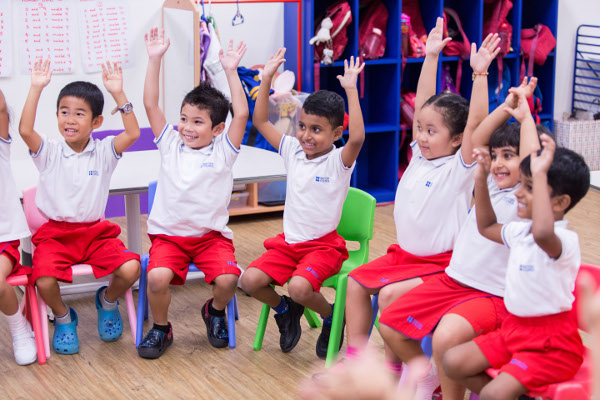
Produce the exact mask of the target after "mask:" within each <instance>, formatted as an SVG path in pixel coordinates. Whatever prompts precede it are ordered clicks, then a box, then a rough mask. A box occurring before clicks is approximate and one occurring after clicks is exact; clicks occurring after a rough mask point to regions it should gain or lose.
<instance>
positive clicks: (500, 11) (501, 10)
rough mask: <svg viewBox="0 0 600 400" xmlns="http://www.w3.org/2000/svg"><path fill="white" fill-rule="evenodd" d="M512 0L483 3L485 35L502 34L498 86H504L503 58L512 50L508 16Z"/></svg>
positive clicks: (510, 27) (490, 0)
mask: <svg viewBox="0 0 600 400" xmlns="http://www.w3.org/2000/svg"><path fill="white" fill-rule="evenodd" d="M512 6H513V3H512V1H511V0H484V4H483V37H484V38H486V37H487V35H489V34H490V33H497V34H498V36H500V53H498V56H497V58H496V59H497V60H498V88H500V87H501V86H502V70H503V68H502V67H503V63H502V59H503V58H504V56H505V55H507V54H508V53H509V52H510V49H511V47H510V46H511V42H512V31H513V28H512V25H511V24H509V23H508V20H507V17H508V13H509V11H510V10H511V9H512Z"/></svg>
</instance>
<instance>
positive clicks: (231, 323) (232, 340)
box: [227, 294, 235, 349]
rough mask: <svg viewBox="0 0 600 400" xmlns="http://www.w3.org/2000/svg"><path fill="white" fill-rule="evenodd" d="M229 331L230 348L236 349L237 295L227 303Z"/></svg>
mask: <svg viewBox="0 0 600 400" xmlns="http://www.w3.org/2000/svg"><path fill="white" fill-rule="evenodd" d="M232 317H233V318H232ZM227 330H228V331H229V348H230V349H235V294H234V295H233V297H232V298H231V300H229V303H227Z"/></svg>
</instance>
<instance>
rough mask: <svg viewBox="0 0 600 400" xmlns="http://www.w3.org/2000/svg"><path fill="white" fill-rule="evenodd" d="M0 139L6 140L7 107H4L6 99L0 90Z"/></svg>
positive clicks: (7, 135)
mask: <svg viewBox="0 0 600 400" xmlns="http://www.w3.org/2000/svg"><path fill="white" fill-rule="evenodd" d="M0 138H2V139H4V140H8V138H9V134H8V107H7V106H6V99H5V98H4V93H2V90H0Z"/></svg>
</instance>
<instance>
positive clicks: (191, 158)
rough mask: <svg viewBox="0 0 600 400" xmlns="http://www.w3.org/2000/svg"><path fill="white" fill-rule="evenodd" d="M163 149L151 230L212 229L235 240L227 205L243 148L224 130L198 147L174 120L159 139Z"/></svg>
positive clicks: (193, 232)
mask: <svg viewBox="0 0 600 400" xmlns="http://www.w3.org/2000/svg"><path fill="white" fill-rule="evenodd" d="M154 142H155V143H156V146H157V147H158V151H159V152H160V160H161V161H160V170H159V172H158V186H157V188H156V195H155V197H154V204H153V206H152V211H151V212H150V216H149V217H148V233H149V234H153V235H158V234H163V235H169V236H183V237H201V236H203V235H204V234H206V233H208V232H210V231H217V232H221V234H222V235H223V236H225V237H226V238H229V239H233V232H231V230H230V229H229V228H228V227H227V222H228V221H229V213H228V212H227V206H228V205H229V200H230V199H231V190H232V188H233V172H232V166H233V163H234V162H235V160H236V159H237V156H238V154H239V152H240V150H239V149H236V148H235V147H234V146H233V144H231V142H230V141H229V138H228V137H227V133H226V132H223V133H221V134H220V135H219V136H217V137H216V138H214V139H213V141H212V143H211V144H210V145H208V146H206V147H203V148H201V149H197V150H194V149H192V148H190V147H188V146H186V145H185V144H184V143H183V141H182V140H181V138H180V137H179V133H178V132H177V131H176V130H174V129H173V126H172V125H167V126H165V128H164V129H163V131H162V133H161V134H160V136H159V137H158V138H156V139H154Z"/></svg>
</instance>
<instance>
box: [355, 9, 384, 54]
mask: <svg viewBox="0 0 600 400" xmlns="http://www.w3.org/2000/svg"><path fill="white" fill-rule="evenodd" d="M359 15H360V21H359V23H358V53H359V55H361V56H363V58H364V59H366V60H374V59H376V58H380V57H383V54H384V53H385V45H386V37H385V34H386V30H387V21H388V10H387V8H386V7H385V5H384V4H383V3H382V2H381V0H361V2H360V10H359ZM370 35H376V38H375V39H376V40H373V39H374V38H373V37H369V36H370ZM374 44H375V45H374Z"/></svg>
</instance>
